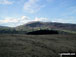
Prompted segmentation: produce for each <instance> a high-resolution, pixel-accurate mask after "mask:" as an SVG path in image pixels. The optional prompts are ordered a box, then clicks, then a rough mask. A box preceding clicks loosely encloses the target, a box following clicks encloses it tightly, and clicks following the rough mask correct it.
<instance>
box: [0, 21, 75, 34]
mask: <svg viewBox="0 0 76 57" xmlns="http://www.w3.org/2000/svg"><path fill="white" fill-rule="evenodd" d="M44 29H46V30H58V31H62V32H63V31H64V32H69V33H70V32H72V33H76V24H68V23H56V22H29V23H26V24H23V25H20V26H17V27H13V28H11V27H5V26H0V34H2V33H9V34H10V33H13V34H17V33H20V34H23V33H27V32H31V31H36V30H44Z"/></svg>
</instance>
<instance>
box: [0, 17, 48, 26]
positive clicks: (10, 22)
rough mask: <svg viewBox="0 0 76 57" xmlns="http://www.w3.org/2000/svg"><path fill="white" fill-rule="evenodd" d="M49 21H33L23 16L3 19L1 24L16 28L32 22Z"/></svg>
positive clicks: (43, 19) (44, 19)
mask: <svg viewBox="0 0 76 57" xmlns="http://www.w3.org/2000/svg"><path fill="white" fill-rule="evenodd" d="M47 20H48V18H42V17H40V18H38V17H36V18H35V19H31V18H29V17H27V16H22V17H21V18H5V19H2V20H0V24H6V25H7V26H10V27H15V26H19V25H23V24H25V23H28V22H32V21H47Z"/></svg>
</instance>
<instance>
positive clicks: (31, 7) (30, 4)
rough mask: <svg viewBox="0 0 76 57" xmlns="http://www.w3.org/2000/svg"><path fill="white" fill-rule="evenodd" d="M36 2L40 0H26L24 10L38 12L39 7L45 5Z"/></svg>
mask: <svg viewBox="0 0 76 57" xmlns="http://www.w3.org/2000/svg"><path fill="white" fill-rule="evenodd" d="M38 2H40V0H28V1H27V2H26V3H25V4H24V10H25V11H26V12H29V13H35V12H38V11H39V10H40V9H41V8H43V7H45V5H40V4H39V3H38Z"/></svg>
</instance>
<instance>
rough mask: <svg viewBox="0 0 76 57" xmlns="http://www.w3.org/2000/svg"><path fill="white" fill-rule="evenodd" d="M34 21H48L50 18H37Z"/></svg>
mask: <svg viewBox="0 0 76 57" xmlns="http://www.w3.org/2000/svg"><path fill="white" fill-rule="evenodd" d="M34 21H48V18H42V17H40V18H38V17H36V18H35V19H34Z"/></svg>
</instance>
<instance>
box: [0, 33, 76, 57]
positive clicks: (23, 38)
mask: <svg viewBox="0 0 76 57" xmlns="http://www.w3.org/2000/svg"><path fill="white" fill-rule="evenodd" d="M61 52H76V35H60V34H58V35H24V34H22V35H21V34H1V35H0V57H60V56H59V53H61Z"/></svg>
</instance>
